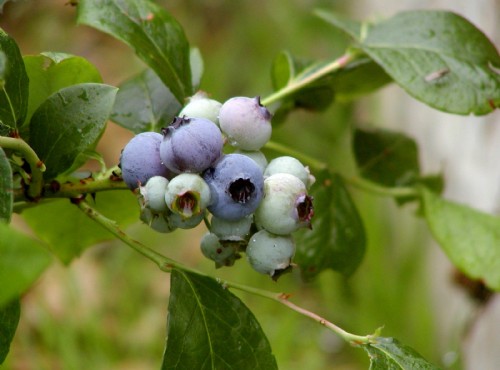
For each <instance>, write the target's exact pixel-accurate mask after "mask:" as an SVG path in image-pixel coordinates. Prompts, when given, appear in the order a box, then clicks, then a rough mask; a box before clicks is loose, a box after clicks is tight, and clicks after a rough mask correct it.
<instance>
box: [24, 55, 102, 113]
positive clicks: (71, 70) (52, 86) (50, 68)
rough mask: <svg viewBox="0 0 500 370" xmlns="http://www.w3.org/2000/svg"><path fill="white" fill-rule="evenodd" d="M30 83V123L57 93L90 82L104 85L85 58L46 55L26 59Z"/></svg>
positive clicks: (26, 57) (95, 69)
mask: <svg viewBox="0 0 500 370" xmlns="http://www.w3.org/2000/svg"><path fill="white" fill-rule="evenodd" d="M24 64H25V66H26V72H27V74H28V77H29V80H30V86H29V102H28V114H27V121H29V120H30V118H31V116H32V115H33V113H34V112H35V111H36V110H37V109H38V107H39V106H40V105H41V104H42V103H43V102H44V101H45V100H46V99H47V98H48V97H49V96H50V95H52V94H53V93H55V92H56V91H58V90H60V89H62V88H64V87H68V86H71V85H76V84H80V83H86V82H95V83H100V82H102V78H101V75H100V73H99V71H98V70H97V68H96V67H95V66H94V65H93V64H92V63H90V62H89V61H88V60H86V59H85V58H82V57H79V56H74V55H71V54H65V53H54V52H46V53H41V54H40V55H27V56H25V57H24Z"/></svg>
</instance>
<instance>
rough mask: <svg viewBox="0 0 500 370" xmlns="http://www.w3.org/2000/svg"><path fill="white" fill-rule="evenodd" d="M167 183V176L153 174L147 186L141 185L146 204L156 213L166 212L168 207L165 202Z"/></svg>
mask: <svg viewBox="0 0 500 370" xmlns="http://www.w3.org/2000/svg"><path fill="white" fill-rule="evenodd" d="M167 185H168V180H167V179H166V178H165V177H163V176H153V177H151V178H150V179H149V180H148V182H147V183H146V185H145V186H141V187H140V192H141V195H142V196H143V198H144V206H145V207H147V208H149V209H151V210H152V211H153V212H156V213H162V212H164V211H165V210H166V209H167V203H166V202H165V193H166V191H167Z"/></svg>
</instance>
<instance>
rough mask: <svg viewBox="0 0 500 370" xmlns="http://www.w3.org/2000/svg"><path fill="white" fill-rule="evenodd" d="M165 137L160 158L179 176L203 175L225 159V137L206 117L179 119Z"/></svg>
mask: <svg viewBox="0 0 500 370" xmlns="http://www.w3.org/2000/svg"><path fill="white" fill-rule="evenodd" d="M163 134H164V136H163V141H162V143H161V145H160V158H161V161H162V162H163V164H164V165H165V166H166V167H167V168H168V169H170V170H171V171H173V172H175V173H181V172H191V173H200V172H202V171H204V170H205V169H207V168H208V167H210V166H211V165H212V164H213V163H214V162H215V161H216V160H217V159H219V157H220V156H221V153H222V146H223V144H224V143H223V140H222V134H221V132H220V130H219V128H218V127H217V125H216V124H215V123H213V122H212V121H210V120H208V119H206V118H188V117H182V118H181V117H176V118H175V119H174V121H173V122H172V123H171V125H170V126H168V127H167V128H165V129H163Z"/></svg>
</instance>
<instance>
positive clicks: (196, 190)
mask: <svg viewBox="0 0 500 370" xmlns="http://www.w3.org/2000/svg"><path fill="white" fill-rule="evenodd" d="M165 202H166V203H167V207H168V208H169V209H170V210H171V211H172V212H174V213H177V214H179V215H181V216H182V217H184V218H190V217H192V216H196V215H198V214H200V213H202V212H203V211H204V210H205V209H206V208H207V206H208V204H209V203H210V188H209V187H208V185H207V183H206V182H205V181H204V180H203V179H202V178H201V177H200V176H199V175H197V174H193V173H181V174H179V175H177V176H175V177H174V178H173V179H172V180H170V182H169V183H168V186H167V191H166V193H165Z"/></svg>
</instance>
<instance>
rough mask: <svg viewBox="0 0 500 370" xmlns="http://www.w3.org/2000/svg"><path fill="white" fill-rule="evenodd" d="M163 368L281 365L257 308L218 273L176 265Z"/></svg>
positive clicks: (274, 366) (271, 367)
mask: <svg viewBox="0 0 500 370" xmlns="http://www.w3.org/2000/svg"><path fill="white" fill-rule="evenodd" d="M170 284H171V292H170V303H169V306H168V338H167V346H166V348H165V354H164V356H163V364H162V370H167V369H263V370H272V369H277V368H278V367H277V365H276V360H275V358H274V356H273V355H272V353H271V347H270V345H269V342H268V340H267V338H266V336H265V335H264V333H263V331H262V329H261V327H260V325H259V323H258V322H257V320H256V319H255V317H254V315H253V314H252V312H251V311H250V310H249V309H248V308H247V307H246V306H245V305H244V304H243V303H242V302H241V300H240V299H239V298H237V297H236V296H235V295H233V294H232V293H231V292H229V291H228V290H227V289H225V288H224V287H222V286H221V285H220V284H219V283H217V282H216V281H215V280H214V279H212V278H209V277H207V276H201V275H197V274H193V273H188V272H185V271H179V270H176V269H174V270H173V271H172V277H171V283H170Z"/></svg>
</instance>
